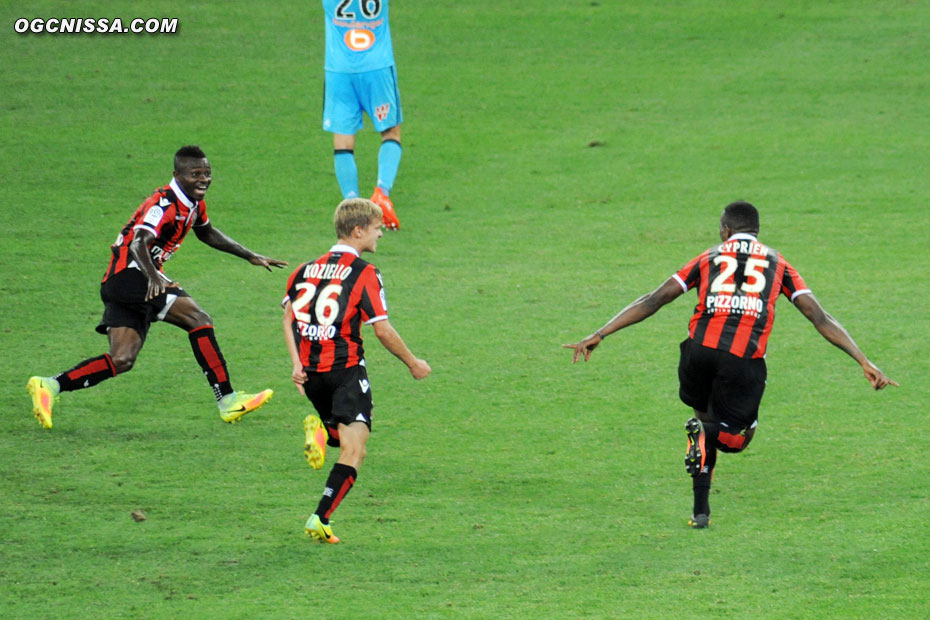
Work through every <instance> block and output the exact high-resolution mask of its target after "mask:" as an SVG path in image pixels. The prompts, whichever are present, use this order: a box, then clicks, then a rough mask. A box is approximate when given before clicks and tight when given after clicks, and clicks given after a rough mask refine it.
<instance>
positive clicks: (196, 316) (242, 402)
mask: <svg viewBox="0 0 930 620" xmlns="http://www.w3.org/2000/svg"><path fill="white" fill-rule="evenodd" d="M165 321H166V322H167V323H171V324H172V325H176V326H178V327H180V328H181V329H183V330H185V331H186V332H187V334H188V338H189V339H190V343H191V349H192V350H193V352H194V357H195V358H196V359H197V363H198V364H200V367H201V369H203V374H204V376H206V378H207V382H208V383H209V384H210V387H212V388H213V394H214V396H215V397H216V401H217V406H218V407H219V409H220V417H221V418H222V419H223V421H224V422H229V423H235V422H237V421H238V420H239V419H240V418H242V416H244V415H245V414H247V413H249V412H250V411H255V410H256V409H258V408H259V407H261V406H262V405H264V404H265V403H266V402H268V401H269V400H270V399H271V397H272V395H273V394H274V392H273V391H272V390H262V391H261V392H259V393H257V394H247V393H244V392H236V391H235V390H233V388H232V384H231V382H230V379H229V371H228V370H227V368H226V359H225V358H224V357H223V353H222V351H220V346H219V344H218V343H217V341H216V335H215V334H214V331H213V319H212V318H210V315H209V314H207V313H206V312H204V311H203V310H202V309H201V308H200V306H199V305H198V304H197V302H196V301H194V299H193V298H192V297H178V298H177V299H176V300H175V301H174V303H173V304H172V305H171V308H170V309H169V311H168V314H167V315H166V316H165Z"/></svg>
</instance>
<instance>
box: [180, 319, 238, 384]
mask: <svg viewBox="0 0 930 620" xmlns="http://www.w3.org/2000/svg"><path fill="white" fill-rule="evenodd" d="M187 337H188V338H189V339H190V341H191V349H193V350H194V357H196V358H197V363H198V364H200V367H201V368H202V369H203V374H204V376H205V377H206V378H207V382H208V383H209V384H210V387H211V388H213V395H214V396H216V400H219V399H221V398H223V397H224V396H226V395H227V394H232V392H233V389H232V384H231V383H230V382H229V372H228V371H227V370H226V360H225V358H223V353H222V351H220V345H218V344H217V343H216V335H215V334H214V333H213V326H212V325H204V326H203V327H197V328H195V329H192V330H191V331H190V332H188V334H187Z"/></svg>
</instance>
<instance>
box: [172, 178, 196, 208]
mask: <svg viewBox="0 0 930 620" xmlns="http://www.w3.org/2000/svg"><path fill="white" fill-rule="evenodd" d="M169 185H170V186H171V191H173V192H174V195H175V196H177V197H178V200H180V201H181V202H183V203H184V206H185V207H187V208H188V209H193V208H194V203H193V202H191V199H190V198H188V197H187V195H186V194H185V193H184V192H183V191H182V190H181V186H180V185H178V180H177V179H175V178H174V177H172V178H171V183H170V184H169Z"/></svg>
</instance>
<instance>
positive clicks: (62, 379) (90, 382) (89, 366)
mask: <svg viewBox="0 0 930 620" xmlns="http://www.w3.org/2000/svg"><path fill="white" fill-rule="evenodd" d="M115 376H116V367H115V366H113V360H112V359H110V356H109V355H107V354H106V353H104V354H103V355H101V356H99V357H92V358H90V359H86V360H84V361H83V362H81V363H80V364H78V365H77V366H75V367H74V368H72V369H70V370H66V371H64V372H62V373H60V374H57V375H55V377H54V379H55V381H58V386H59V387H60V388H61V391H62V392H71V391H74V390H81V389H84V388H89V387H93V386H95V385H97V384H98V383H100V382H101V381H104V380H106V379H110V378H111V377H115Z"/></svg>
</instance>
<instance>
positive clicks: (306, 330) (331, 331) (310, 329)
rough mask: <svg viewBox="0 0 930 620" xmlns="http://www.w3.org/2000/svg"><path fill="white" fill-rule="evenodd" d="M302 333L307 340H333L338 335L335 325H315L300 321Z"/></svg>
mask: <svg viewBox="0 0 930 620" xmlns="http://www.w3.org/2000/svg"><path fill="white" fill-rule="evenodd" d="M298 325H299V327H300V335H301V336H302V337H304V338H306V339H307V340H316V341H320V340H332V339H333V337H335V335H336V326H335V325H314V324H312V323H310V324H308V323H303V322H300V321H298Z"/></svg>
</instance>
